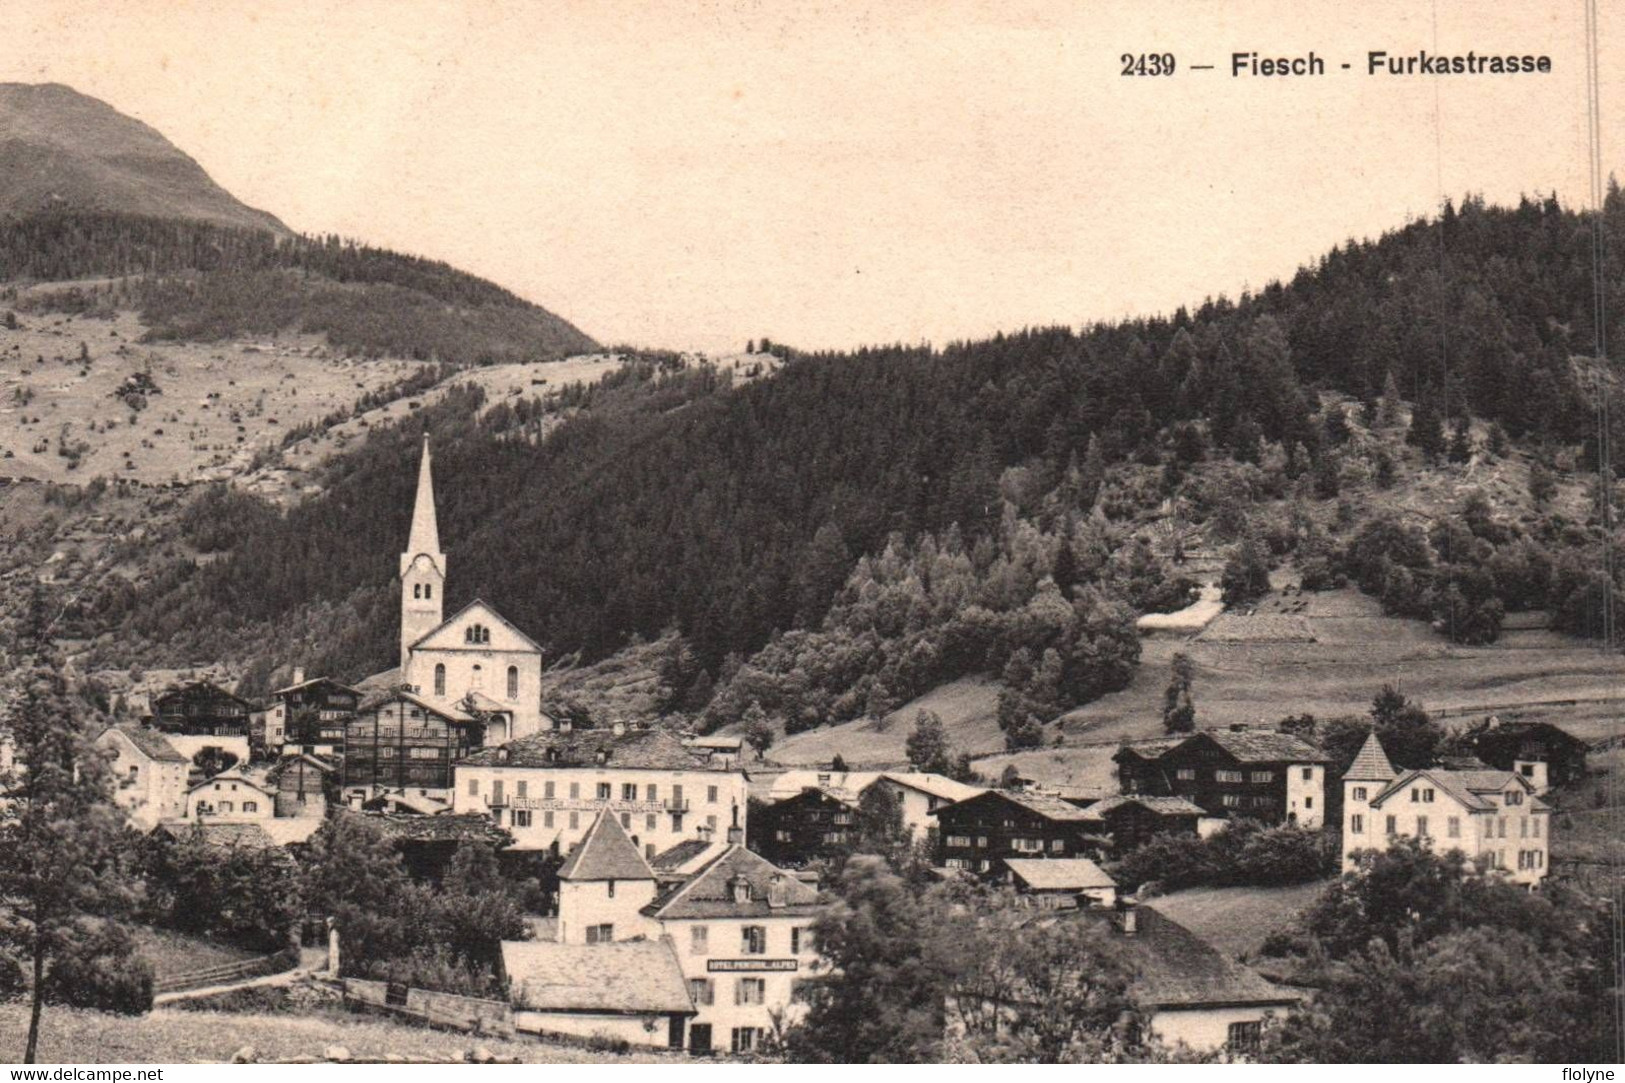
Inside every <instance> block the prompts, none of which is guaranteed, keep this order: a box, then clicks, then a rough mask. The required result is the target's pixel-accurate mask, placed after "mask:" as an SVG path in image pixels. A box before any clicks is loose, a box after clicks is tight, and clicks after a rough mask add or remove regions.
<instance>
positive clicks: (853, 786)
mask: <svg viewBox="0 0 1625 1083" xmlns="http://www.w3.org/2000/svg"><path fill="white" fill-rule="evenodd" d="M880 775H881V772H879V771H819V770H814V769H808V768H798V769H796V770H793V771H785V772H784V773H783V774H781V775H779V776H778V777H777V778H775V779H773V781H772V783H771V784H770V787H769V791H768V798H767V799H768V800H769V801H782V800H784V799H785V798H786V797H794V796H796V795H797V794H799V793H800V792H801V791H802V790H818V789H827V790H841V791H844V792H848V793H852V794H858V793H862V792H863V791H864V790H866V789H868V788H869V787H870V786H871V785H872V784H873V783H874V781H875V780H876V779H877V778H879V777H880Z"/></svg>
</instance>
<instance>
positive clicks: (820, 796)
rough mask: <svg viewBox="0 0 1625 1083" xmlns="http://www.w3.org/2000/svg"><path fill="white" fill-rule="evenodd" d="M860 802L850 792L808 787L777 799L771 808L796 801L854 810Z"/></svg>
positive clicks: (855, 795)
mask: <svg viewBox="0 0 1625 1083" xmlns="http://www.w3.org/2000/svg"><path fill="white" fill-rule="evenodd" d="M860 800H861V798H860V797H859V796H858V795H857V794H855V793H853V792H852V791H851V790H835V789H830V788H828V787H819V786H808V787H807V788H806V789H804V790H802V791H801V792H800V793H795V794H791V795H790V796H789V797H781V798H779V799H778V800H777V801H774V802H773V803H772V806H771V807H773V808H779V807H781V806H783V805H789V804H793V803H795V802H797V801H834V802H835V803H836V804H838V805H844V806H845V807H847V808H854V809H855V808H857V807H858V802H859V801H860Z"/></svg>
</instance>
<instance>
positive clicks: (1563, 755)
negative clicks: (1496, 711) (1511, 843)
mask: <svg viewBox="0 0 1625 1083" xmlns="http://www.w3.org/2000/svg"><path fill="white" fill-rule="evenodd" d="M1468 742H1469V744H1470V745H1471V747H1472V750H1473V754H1474V755H1475V756H1477V757H1478V758H1479V759H1481V760H1483V761H1484V762H1485V763H1486V764H1488V765H1489V766H1491V767H1497V768H1500V769H1501V770H1503V771H1513V772H1516V773H1517V774H1519V775H1521V776H1522V777H1524V778H1526V779H1528V780H1529V781H1530V782H1531V783H1532V784H1534V785H1535V787H1536V789H1537V790H1544V789H1545V788H1546V787H1549V786H1565V785H1568V784H1569V783H1571V782H1576V781H1578V780H1579V779H1581V778H1583V777H1585V773H1586V752H1587V750H1588V749H1589V748H1590V746H1589V745H1587V744H1586V743H1585V742H1584V741H1582V740H1580V738H1578V737H1575V736H1572V735H1571V734H1570V733H1569V732H1568V731H1567V730H1564V729H1561V728H1559V727H1557V726H1554V725H1552V724H1551V723H1550V722H1502V721H1500V720H1499V719H1496V718H1491V719H1489V721H1488V723H1487V724H1486V725H1485V726H1484V727H1483V728H1481V729H1480V728H1476V727H1475V729H1474V730H1472V731H1469V736H1468ZM1542 763H1544V764H1545V765H1546V780H1545V783H1544V785H1543V784H1542V783H1541V782H1539V781H1538V779H1537V776H1538V774H1539V766H1538V765H1540V764H1542Z"/></svg>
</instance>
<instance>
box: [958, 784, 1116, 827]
mask: <svg viewBox="0 0 1625 1083" xmlns="http://www.w3.org/2000/svg"><path fill="white" fill-rule="evenodd" d="M989 799H998V800H1003V801H1008V802H1009V803H1010V804H1012V805H1019V806H1020V807H1022V808H1024V809H1026V810H1027V811H1029V812H1036V813H1038V815H1040V816H1043V817H1044V818H1046V819H1049V820H1057V821H1062V822H1067V823H1081V822H1083V821H1085V820H1089V819H1091V818H1092V817H1091V816H1090V815H1089V814H1088V812H1087V811H1085V810H1084V809H1081V808H1079V807H1078V806H1077V805H1074V804H1073V803H1072V802H1070V801H1064V800H1062V799H1061V798H1059V797H1056V796H1055V795H1054V794H1048V793H1029V792H1026V791H1023V790H984V791H983V792H982V793H979V794H977V795H976V796H975V797H968V798H966V799H965V800H963V801H956V802H955V803H954V804H952V805H944V806H942V807H941V808H935V809H932V810H931V811H930V813H928V815H931V816H940V815H941V814H942V813H944V812H947V811H948V810H949V809H958V808H963V807H964V806H966V805H968V804H970V803H971V802H973V801H985V800H989Z"/></svg>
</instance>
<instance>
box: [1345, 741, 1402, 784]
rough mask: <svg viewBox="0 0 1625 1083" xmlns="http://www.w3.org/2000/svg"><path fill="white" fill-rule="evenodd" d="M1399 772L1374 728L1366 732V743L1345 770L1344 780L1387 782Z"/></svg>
mask: <svg viewBox="0 0 1625 1083" xmlns="http://www.w3.org/2000/svg"><path fill="white" fill-rule="evenodd" d="M1397 773H1398V772H1396V771H1395V770H1394V765H1393V764H1391V763H1389V762H1388V753H1386V752H1384V751H1383V749H1382V742H1381V741H1379V740H1377V731H1376V730H1372V731H1371V732H1370V733H1368V734H1366V738H1365V744H1363V745H1361V746H1360V751H1359V753H1358V754H1357V755H1356V756H1355V757H1354V762H1353V763H1351V764H1349V769H1348V770H1347V771H1345V772H1343V781H1345V782H1348V781H1354V782H1387V781H1388V780H1389V779H1391V778H1393V777H1394V775H1396V774H1397Z"/></svg>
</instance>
